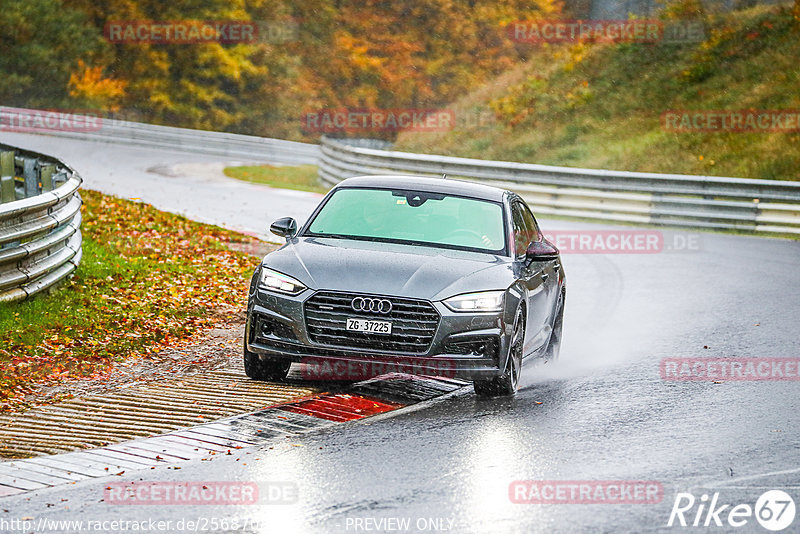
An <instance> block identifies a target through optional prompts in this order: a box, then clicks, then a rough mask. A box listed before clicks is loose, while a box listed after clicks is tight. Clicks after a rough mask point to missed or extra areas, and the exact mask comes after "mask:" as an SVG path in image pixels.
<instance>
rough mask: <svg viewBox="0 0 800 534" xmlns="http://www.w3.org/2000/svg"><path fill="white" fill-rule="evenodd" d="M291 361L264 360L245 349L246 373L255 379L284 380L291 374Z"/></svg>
mask: <svg viewBox="0 0 800 534" xmlns="http://www.w3.org/2000/svg"><path fill="white" fill-rule="evenodd" d="M291 366H292V363H291V362H282V361H264V360H262V359H261V358H259V357H258V354H256V353H254V352H250V351H249V350H247V347H245V349H244V374H246V375H247V376H248V377H250V378H252V379H253V380H262V381H263V380H271V381H276V382H279V381H282V380H285V379H286V375H288V374H289V367H291Z"/></svg>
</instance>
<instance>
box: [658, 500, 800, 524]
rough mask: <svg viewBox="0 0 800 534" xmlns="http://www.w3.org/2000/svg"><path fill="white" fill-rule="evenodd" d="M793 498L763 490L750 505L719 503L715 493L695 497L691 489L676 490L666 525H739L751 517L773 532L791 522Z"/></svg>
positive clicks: (793, 512)
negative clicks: (752, 504) (687, 490)
mask: <svg viewBox="0 0 800 534" xmlns="http://www.w3.org/2000/svg"><path fill="white" fill-rule="evenodd" d="M794 516H795V504H794V499H792V497H791V496H790V495H789V494H788V493H786V492H785V491H781V490H769V491H767V492H764V493H763V494H762V495H761V496H760V497H759V498H758V499H757V500H756V503H755V506H751V505H750V504H748V503H740V504H736V505H733V504H727V503H726V504H723V503H721V502H720V499H719V493H714V495H713V496H712V497H710V498H709V496H708V495H707V494H703V495H701V496H700V498H699V499H696V498H695V496H694V495H692V494H691V493H678V494H677V495H676V496H675V502H674V503H673V505H672V511H671V512H670V514H669V521H668V522H667V526H668V527H672V526H680V527H687V526H689V527H723V528H724V529H725V531H726V532H728V531H730V528H731V527H733V528H738V527H743V526H745V525H747V524H748V523H750V522H751V521H752V519H753V518H754V517H755V520H756V521H758V524H760V525H761V526H762V527H764V528H765V529H767V530H771V531H773V532H778V531H781V530H784V529H786V528H787V527H789V526H790V525H791V524H792V523H793V522H794Z"/></svg>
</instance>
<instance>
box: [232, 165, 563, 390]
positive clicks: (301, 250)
mask: <svg viewBox="0 0 800 534" xmlns="http://www.w3.org/2000/svg"><path fill="white" fill-rule="evenodd" d="M270 230H271V231H272V232H273V233H274V234H277V235H279V236H282V237H284V238H285V239H286V244H285V245H284V246H283V247H281V248H280V249H278V250H276V251H274V252H272V253H270V254H267V256H266V257H265V258H264V260H263V261H262V263H261V265H259V266H258V268H257V269H256V270H255V273H254V274H253V278H252V281H251V284H250V291H249V298H248V306H247V323H246V333H245V346H244V365H245V371H246V373H247V375H248V376H249V377H251V378H254V379H257V380H281V379H283V378H285V377H286V375H287V373H288V371H289V367H290V365H291V363H292V362H300V363H303V364H305V365H304V367H305V368H306V369H312V370H316V371H314V372H319V371H320V370H325V369H327V370H328V371H331V370H333V371H334V372H333V373H332V374H329V375H327V376H328V377H330V378H341V379H351V380H356V379H359V378H365V377H368V376H369V373H370V372H372V374H379V373H382V372H388V371H399V372H406V373H412V374H417V375H429V376H444V377H453V378H461V379H466V380H471V381H473V383H474V387H475V392H476V393H477V394H478V395H481V396H500V395H513V394H514V393H515V392H516V391H517V388H518V386H519V379H520V372H521V370H522V366H523V363H524V362H527V361H531V360H535V359H543V360H545V361H549V360H552V359H555V358H557V357H558V353H559V347H560V343H561V332H562V323H563V316H564V301H565V297H566V285H565V277H564V269H563V267H562V265H561V258H560V256H559V252H558V250H557V249H556V247H555V246H553V245H552V244H551V243H550V242H548V241H547V240H546V239H545V238H544V237H543V235H542V233H541V231H540V230H539V226H538V224H537V222H536V219H535V218H534V216H533V214H532V213H531V210H530V209H529V208H528V206H527V205H526V204H525V202H524V201H523V200H522V198H520V197H519V196H518V195H517V194H515V193H513V192H511V191H504V190H502V189H497V188H494V187H489V186H485V185H479V184H475V183H470V182H463V181H458V180H448V179H443V178H423V177H413V176H363V177H358V178H350V179H348V180H344V181H343V182H341V183H339V184H338V185H337V186H336V187H334V188H333V189H332V190H331V191H330V192H329V193H328V194H327V195H326V196H325V198H324V199H323V200H322V202H321V203H320V204H319V206H318V207H317V208H316V209H315V211H314V212H313V214H312V215H311V216H310V217H309V219H308V221H307V222H306V223H305V225H304V226H303V227H302V228H299V229H298V226H297V223H296V222H295V220H294V219H292V218H283V219H279V220H277V221H275V222H274V223H273V224H272V226H271V228H270ZM323 374H324V373H323ZM310 376H314V374H313V373H312V374H311V375H310ZM319 376H320V377H322V375H319Z"/></svg>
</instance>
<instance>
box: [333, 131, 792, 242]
mask: <svg viewBox="0 0 800 534" xmlns="http://www.w3.org/2000/svg"><path fill="white" fill-rule="evenodd" d="M321 152H322V153H321V157H320V162H319V176H320V179H321V180H323V181H324V182H326V183H328V184H330V185H333V184H335V183H338V182H339V181H341V180H343V179H345V178H348V177H350V176H357V175H364V174H387V173H391V174H416V175H423V176H441V175H442V174H447V176H448V177H450V178H462V179H467V180H472V181H478V182H487V183H491V184H492V185H496V186H499V187H505V188H508V189H511V190H514V191H516V192H518V193H519V194H520V195H522V196H523V197H524V198H525V199H526V200H527V201H528V202H530V204H531V205H532V207H533V208H534V212H535V213H537V214H541V215H563V216H567V217H580V218H587V219H596V220H601V221H613V222H623V223H624V222H632V223H644V224H655V225H665V226H685V227H694V228H709V229H726V230H730V229H735V230H744V231H759V232H774V233H795V234H800V183H798V182H790V181H780V180H752V179H746V178H721V177H716V176H689V175H682V174H653V173H641V172H625V171H606V170H595V169H577V168H571V167H553V166H547V165H535V164H529V163H514V162H507V161H486V160H479V159H469V158H454V157H447V156H435V155H428V154H411V153H407V152H394V151H386V150H375V149H370V148H362V147H355V146H349V145H347V144H345V143H344V142H342V141H337V140H334V139H330V138H323V139H322V142H321Z"/></svg>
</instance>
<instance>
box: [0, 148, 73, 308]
mask: <svg viewBox="0 0 800 534" xmlns="http://www.w3.org/2000/svg"><path fill="white" fill-rule="evenodd" d="M81 182H82V180H81V177H80V176H79V175H78V173H76V172H75V171H74V170H73V169H71V168H70V167H69V166H67V165H65V164H64V163H62V162H61V161H59V160H57V159H55V158H52V157H50V156H45V155H43V154H38V153H35V152H30V151H27V150H21V149H18V148H14V147H10V146H7V145H0V302H4V301H6V302H10V301H17V300H22V299H25V298H28V297H30V296H31V295H34V294H36V293H39V292H40V291H43V290H45V289H48V288H49V287H51V286H53V285H54V284H56V283H58V282H59V281H61V280H63V279H64V278H65V277H67V276H68V275H70V274H71V273H72V272H73V271H74V270H75V269H76V268H77V266H78V263H79V262H80V260H81V255H82V252H83V250H82V248H81V232H80V224H81V212H80V208H81V197H80V194H79V193H78V188H79V187H80V185H81Z"/></svg>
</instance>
